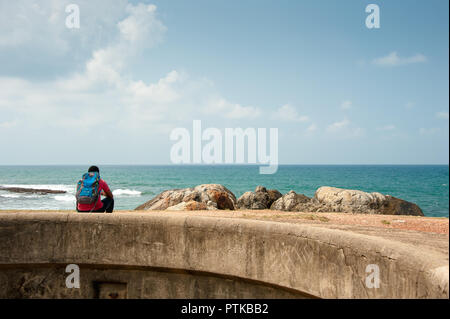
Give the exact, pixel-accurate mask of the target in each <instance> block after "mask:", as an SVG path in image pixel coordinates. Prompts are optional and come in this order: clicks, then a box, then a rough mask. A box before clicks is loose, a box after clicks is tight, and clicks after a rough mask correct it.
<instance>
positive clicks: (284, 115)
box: [274, 104, 309, 122]
mask: <svg viewBox="0 0 450 319" xmlns="http://www.w3.org/2000/svg"><path fill="white" fill-rule="evenodd" d="M274 117H275V118H278V119H280V120H282V121H288V122H307V121H308V120H309V117H308V116H305V115H300V114H298V112H297V110H296V109H295V108H294V107H293V106H292V105H290V104H285V105H283V106H281V107H280V108H278V109H277V110H276V112H275V114H274Z"/></svg>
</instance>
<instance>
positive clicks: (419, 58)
mask: <svg viewBox="0 0 450 319" xmlns="http://www.w3.org/2000/svg"><path fill="white" fill-rule="evenodd" d="M426 61H427V58H426V56H424V55H423V54H416V55H413V56H411V57H399V56H398V54H397V52H391V53H389V54H388V55H387V56H384V57H381V58H376V59H374V60H373V61H372V63H373V64H376V65H379V66H399V65H406V64H412V63H423V62H426Z"/></svg>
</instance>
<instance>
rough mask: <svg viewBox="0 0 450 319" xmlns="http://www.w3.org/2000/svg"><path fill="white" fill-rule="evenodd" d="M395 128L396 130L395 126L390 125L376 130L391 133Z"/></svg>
mask: <svg viewBox="0 0 450 319" xmlns="http://www.w3.org/2000/svg"><path fill="white" fill-rule="evenodd" d="M396 128H397V127H396V126H395V125H393V124H390V125H385V126H382V127H378V128H377V130H378V131H393V130H395V129H396Z"/></svg>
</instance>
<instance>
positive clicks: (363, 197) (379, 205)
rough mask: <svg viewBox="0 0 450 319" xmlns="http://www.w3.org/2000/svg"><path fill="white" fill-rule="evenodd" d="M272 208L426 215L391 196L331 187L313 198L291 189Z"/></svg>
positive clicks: (411, 205) (320, 191) (415, 207)
mask: <svg viewBox="0 0 450 319" xmlns="http://www.w3.org/2000/svg"><path fill="white" fill-rule="evenodd" d="M270 208H271V209H275V210H282V211H296V212H345V213H360V214H382V215H415V216H424V215H423V212H422V210H421V209H420V208H419V206H417V205H416V204H414V203H410V202H407V201H405V200H402V199H399V198H396V197H393V196H390V195H383V194H381V193H366V192H363V191H359V190H351V189H343V188H336V187H328V186H323V187H320V188H319V189H317V190H316V193H315V194H314V197H313V198H309V197H307V196H305V195H303V194H297V193H295V192H294V191H290V192H289V193H287V194H285V195H284V196H283V197H281V198H280V199H278V200H277V201H275V202H274V203H273V204H272V206H271V207H270Z"/></svg>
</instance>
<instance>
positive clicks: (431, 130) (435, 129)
mask: <svg viewBox="0 0 450 319" xmlns="http://www.w3.org/2000/svg"><path fill="white" fill-rule="evenodd" d="M440 130H441V129H440V128H439V127H430V128H424V127H421V128H420V129H419V134H420V135H434V134H436V133H438V132H439V131H440Z"/></svg>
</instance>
